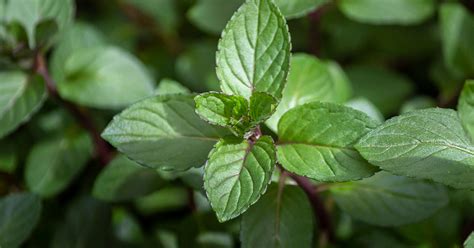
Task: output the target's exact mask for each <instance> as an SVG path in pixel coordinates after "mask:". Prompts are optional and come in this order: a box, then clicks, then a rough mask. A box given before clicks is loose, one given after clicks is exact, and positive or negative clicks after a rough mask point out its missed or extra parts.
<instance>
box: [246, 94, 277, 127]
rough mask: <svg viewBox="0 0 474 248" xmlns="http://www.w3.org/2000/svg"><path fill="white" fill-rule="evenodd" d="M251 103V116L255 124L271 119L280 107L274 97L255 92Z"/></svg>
mask: <svg viewBox="0 0 474 248" xmlns="http://www.w3.org/2000/svg"><path fill="white" fill-rule="evenodd" d="M249 102H250V104H249V116H250V119H251V120H252V122H253V123H254V124H260V123H262V122H264V121H266V120H267V119H268V118H270V116H271V115H272V114H273V113H274V112H275V110H276V107H277V105H278V102H277V100H276V99H275V98H274V97H273V96H271V95H269V94H267V93H262V92H254V93H253V94H252V96H251V97H250V101H249Z"/></svg>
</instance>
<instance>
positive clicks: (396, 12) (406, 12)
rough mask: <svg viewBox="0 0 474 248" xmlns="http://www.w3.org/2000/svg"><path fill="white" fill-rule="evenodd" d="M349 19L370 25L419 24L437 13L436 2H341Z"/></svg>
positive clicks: (383, 0)
mask: <svg viewBox="0 0 474 248" xmlns="http://www.w3.org/2000/svg"><path fill="white" fill-rule="evenodd" d="M338 6H339V9H340V10H341V11H342V13H344V14H345V15H346V16H347V17H349V18H351V19H353V20H356V21H360V22H365V23H370V24H401V25H409V24H417V23H420V22H422V21H424V20H426V19H427V18H429V17H430V16H432V15H433V13H434V11H435V1H434V0H395V1H394V0H341V1H339V2H338Z"/></svg>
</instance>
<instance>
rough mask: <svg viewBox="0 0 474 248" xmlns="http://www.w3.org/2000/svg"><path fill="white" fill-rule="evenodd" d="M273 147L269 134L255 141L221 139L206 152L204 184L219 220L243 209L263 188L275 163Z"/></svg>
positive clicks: (237, 213)
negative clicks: (209, 151) (210, 150)
mask: <svg viewBox="0 0 474 248" xmlns="http://www.w3.org/2000/svg"><path fill="white" fill-rule="evenodd" d="M275 162H276V161H275V147H274V144H273V140H272V138H271V137H269V136H263V137H261V138H260V139H258V140H257V141H256V142H255V143H254V144H252V143H250V142H249V141H246V140H244V141H242V140H240V139H234V138H229V139H224V140H221V141H220V142H219V143H217V145H216V147H215V148H214V149H213V150H212V152H211V153H210V154H209V160H208V161H207V163H206V167H205V173H204V188H205V189H206V193H207V197H208V198H209V201H210V203H211V206H212V208H213V209H214V211H215V212H216V213H217V218H218V219H219V221H221V222H223V221H227V220H230V219H232V218H235V217H237V216H239V215H240V214H241V213H243V212H245V211H246V210H247V209H248V208H249V206H250V205H252V204H254V203H255V202H256V201H257V200H258V199H259V198H260V196H261V195H262V194H263V193H264V192H265V190H266V188H267V185H268V184H269V183H270V179H271V175H272V172H273V168H274V166H275Z"/></svg>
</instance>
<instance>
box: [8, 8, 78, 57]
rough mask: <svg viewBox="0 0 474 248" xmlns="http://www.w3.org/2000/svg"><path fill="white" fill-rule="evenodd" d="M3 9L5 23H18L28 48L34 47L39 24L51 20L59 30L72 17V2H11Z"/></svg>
mask: <svg viewBox="0 0 474 248" xmlns="http://www.w3.org/2000/svg"><path fill="white" fill-rule="evenodd" d="M5 8H6V9H5V14H6V16H5V19H6V21H7V22H8V23H19V24H20V25H21V26H22V27H23V28H24V30H25V32H26V35H27V36H28V44H29V46H30V48H34V46H35V45H36V41H35V38H36V37H37V33H36V28H37V26H38V25H39V24H40V23H41V22H44V21H48V20H53V21H54V22H55V24H56V26H57V27H58V28H59V29H63V28H64V27H65V26H67V25H68V24H69V23H70V22H71V21H72V18H73V15H74V4H73V1H72V0H61V1H58V0H11V1H7V3H6V7H5Z"/></svg>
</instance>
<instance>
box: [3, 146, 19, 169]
mask: <svg viewBox="0 0 474 248" xmlns="http://www.w3.org/2000/svg"><path fill="white" fill-rule="evenodd" d="M6 142H7V141H4V142H1V143H0V147H1V150H0V171H3V172H7V173H12V172H14V171H15V169H16V167H17V165H18V154H17V152H16V151H15V147H12V145H11V143H6Z"/></svg>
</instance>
